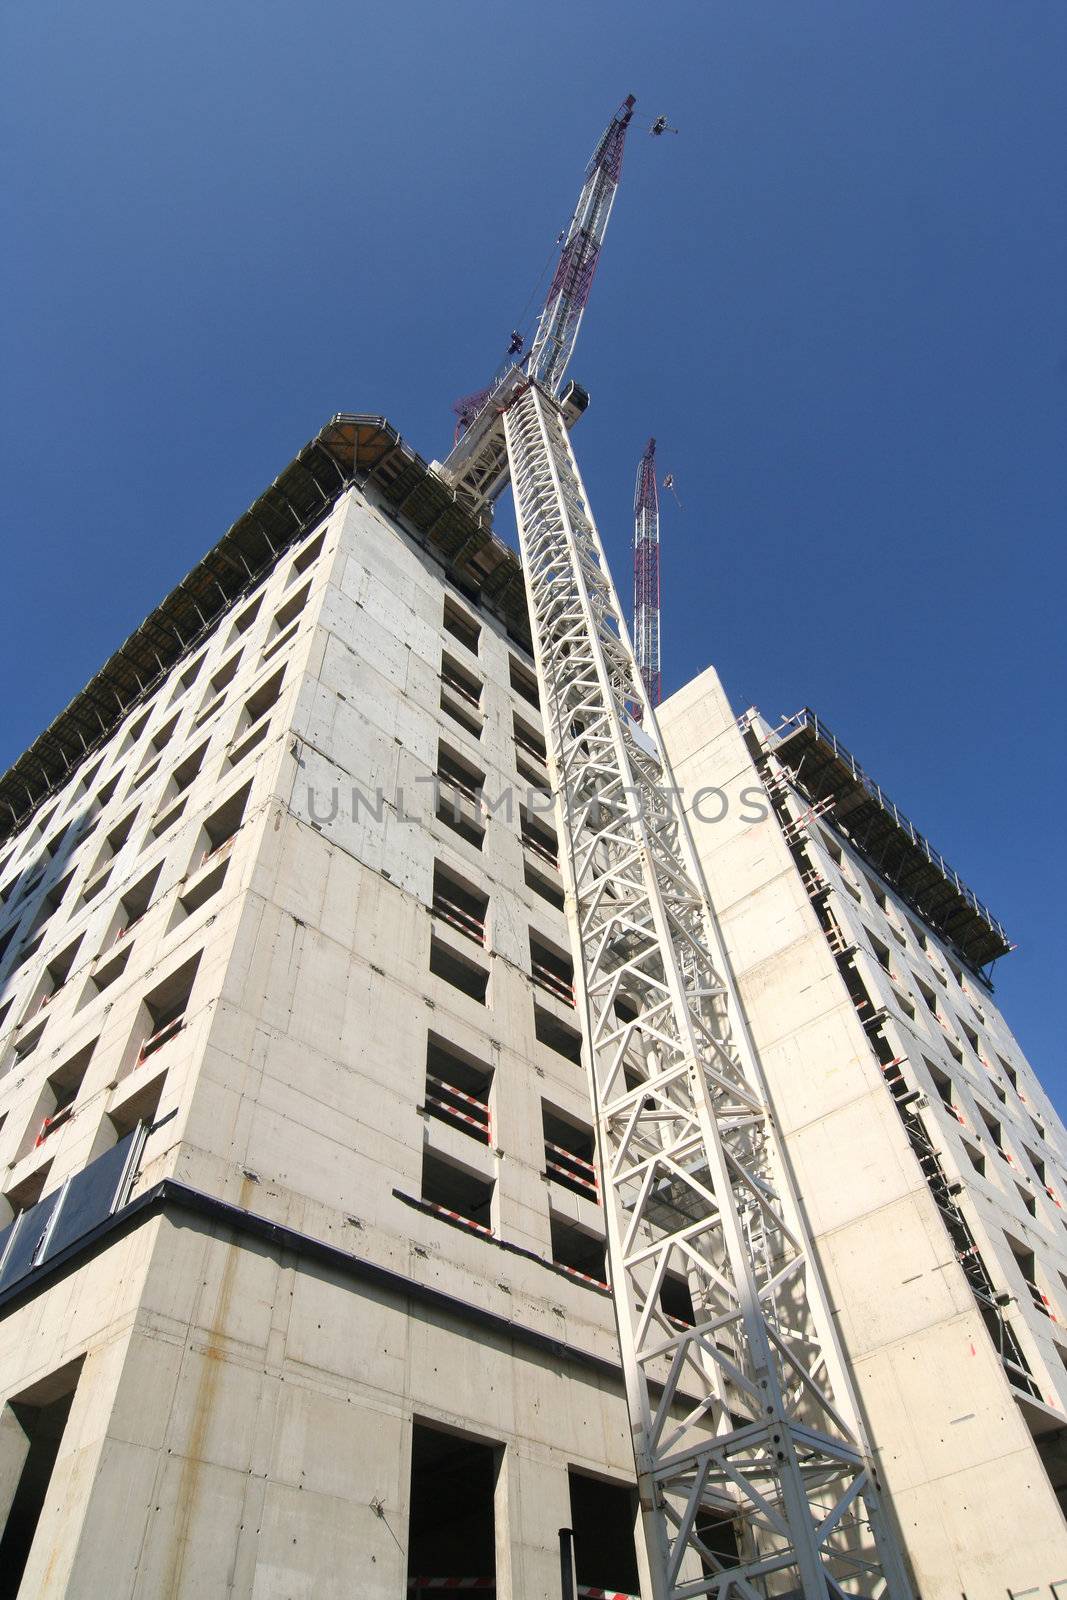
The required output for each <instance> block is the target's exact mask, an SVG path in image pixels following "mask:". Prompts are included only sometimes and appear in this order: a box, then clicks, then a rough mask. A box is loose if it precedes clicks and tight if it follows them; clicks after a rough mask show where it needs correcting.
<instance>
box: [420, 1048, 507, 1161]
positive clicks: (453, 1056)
mask: <svg viewBox="0 0 1067 1600" xmlns="http://www.w3.org/2000/svg"><path fill="white" fill-rule="evenodd" d="M492 1082H493V1073H492V1068H490V1067H487V1066H486V1065H485V1064H484V1063H483V1062H480V1061H476V1060H475V1058H474V1057H473V1056H468V1055H466V1054H465V1053H463V1052H461V1051H459V1050H457V1049H456V1047H455V1046H454V1045H451V1044H446V1043H445V1041H444V1040H443V1039H441V1038H439V1037H438V1036H437V1035H436V1034H433V1033H431V1034H430V1035H429V1037H428V1039H427V1041H426V1111H427V1113H428V1114H429V1115H430V1116H431V1117H436V1118H437V1119H438V1120H439V1121H440V1122H445V1123H447V1124H448V1125H449V1126H450V1127H453V1128H455V1129H457V1131H458V1132H460V1133H465V1134H467V1135H468V1136H469V1137H470V1138H472V1139H477V1140H478V1142H479V1144H486V1145H487V1144H491V1143H492V1138H493V1124H492V1118H491V1115H490V1111H489V1091H490V1089H491V1087H492Z"/></svg>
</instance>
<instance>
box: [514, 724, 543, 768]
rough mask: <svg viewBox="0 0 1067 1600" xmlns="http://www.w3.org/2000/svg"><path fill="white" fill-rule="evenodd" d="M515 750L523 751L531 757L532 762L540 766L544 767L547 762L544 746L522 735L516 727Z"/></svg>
mask: <svg viewBox="0 0 1067 1600" xmlns="http://www.w3.org/2000/svg"><path fill="white" fill-rule="evenodd" d="M515 748H516V749H517V750H522V751H524V752H525V754H526V755H528V756H533V758H534V760H535V761H538V762H540V764H541V766H544V765H545V764H546V763H547V761H548V752H547V750H546V749H545V747H544V745H543V744H538V743H536V742H535V741H534V740H533V739H532V738H531V737H530V735H529V734H527V733H524V732H523V730H522V729H521V728H518V727H517V728H516V729H515Z"/></svg>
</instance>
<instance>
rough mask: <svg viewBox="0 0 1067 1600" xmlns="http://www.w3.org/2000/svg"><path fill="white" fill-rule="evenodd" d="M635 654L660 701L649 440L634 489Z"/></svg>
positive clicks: (655, 515)
mask: <svg viewBox="0 0 1067 1600" xmlns="http://www.w3.org/2000/svg"><path fill="white" fill-rule="evenodd" d="M634 657H635V659H636V662H637V670H638V671H639V672H640V674H641V677H642V678H643V680H644V685H645V693H646V694H647V695H648V698H649V700H650V701H651V702H652V704H653V705H654V706H658V705H659V703H660V697H661V696H660V686H661V675H660V643H659V491H658V489H657V488H656V441H655V439H650V440H649V441H648V444H647V445H646V446H645V453H644V455H643V456H642V457H641V460H640V462H639V464H638V468H637V484H636V487H635V489H634Z"/></svg>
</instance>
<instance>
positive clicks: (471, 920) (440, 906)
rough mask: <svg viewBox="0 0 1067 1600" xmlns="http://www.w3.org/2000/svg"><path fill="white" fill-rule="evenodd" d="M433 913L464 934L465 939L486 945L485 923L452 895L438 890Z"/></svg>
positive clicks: (432, 908) (434, 899)
mask: <svg viewBox="0 0 1067 1600" xmlns="http://www.w3.org/2000/svg"><path fill="white" fill-rule="evenodd" d="M430 909H431V911H432V912H433V915H434V916H435V917H439V918H440V920H441V921H442V922H447V923H448V925H449V927H450V928H455V930H456V932H457V933H462V934H463V935H464V937H465V938H467V939H472V940H473V941H474V943H475V944H478V945H483V946H484V944H485V922H484V920H483V918H481V917H478V916H476V915H475V914H474V913H473V912H472V911H469V910H468V909H467V908H466V907H465V906H463V905H461V904H460V903H459V901H458V900H455V899H453V897H452V896H451V895H448V894H444V893H442V892H441V890H440V889H438V890H436V891H435V893H434V897H433V905H432V906H431V908H430Z"/></svg>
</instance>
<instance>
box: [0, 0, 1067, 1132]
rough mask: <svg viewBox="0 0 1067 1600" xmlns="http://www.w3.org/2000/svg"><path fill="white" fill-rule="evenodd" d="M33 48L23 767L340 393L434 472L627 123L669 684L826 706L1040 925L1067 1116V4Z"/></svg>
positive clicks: (18, 128) (612, 281)
mask: <svg viewBox="0 0 1067 1600" xmlns="http://www.w3.org/2000/svg"><path fill="white" fill-rule="evenodd" d="M0 45H2V52H0V53H2V55H3V57H4V61H5V65H4V67H3V68H2V69H0V72H2V75H3V82H2V89H3V93H2V98H0V119H2V125H3V126H2V137H3V144H4V146H5V148H6V151H7V161H6V163H5V166H6V185H5V186H6V189H7V192H8V207H7V210H8V213H9V218H10V223H11V226H10V229H9V232H10V233H11V234H12V235H13V243H9V245H8V248H7V251H6V260H5V263H4V266H3V268H2V269H0V270H2V273H3V278H4V280H5V283H4V289H5V292H4V303H5V305H6V308H7V312H8V316H7V330H6V338H5V355H4V368H5V376H4V380H3V426H2V428H0V439H2V449H3V452H4V456H5V458H6V459H5V461H4V485H5V491H6V493H5V513H6V522H7V540H6V562H5V576H6V586H5V587H6V602H7V603H6V605H5V607H4V613H5V615H4V623H5V625H4V628H3V630H2V632H0V657H2V666H0V670H2V673H3V681H4V682H5V684H7V685H8V692H7V694H6V695H5V697H4V708H5V715H4V718H3V725H2V733H0V765H6V764H7V763H8V762H9V761H10V760H12V759H14V757H15V756H16V755H17V754H18V753H19V752H20V751H21V749H22V748H23V747H24V746H25V745H26V744H27V743H29V742H30V741H31V740H32V738H33V737H34V736H35V735H36V734H37V733H38V732H39V731H40V729H41V728H42V727H43V726H44V725H45V724H46V723H47V722H48V721H49V720H50V719H51V717H52V716H53V715H54V714H55V713H56V711H58V710H59V708H60V707H61V706H62V705H64V704H65V703H66V701H67V700H68V699H69V698H70V697H71V695H72V694H73V693H74V692H75V691H76V690H77V689H78V688H80V687H81V685H82V684H83V683H84V682H85V681H86V679H87V678H88V677H89V676H90V674H91V673H92V672H93V671H94V670H95V669H96V667H97V666H98V665H99V664H100V662H101V661H102V660H103V659H104V658H105V657H106V656H107V655H108V654H109V653H110V651H111V650H112V649H113V648H114V646H115V645H116V644H117V643H118V642H119V641H120V640H121V639H122V638H123V637H124V636H125V635H126V634H127V633H129V632H130V631H131V630H132V629H133V628H134V627H135V626H136V624H137V623H138V622H139V621H140V619H141V618H142V616H143V615H144V614H145V612H146V611H147V610H148V609H149V608H150V607H151V606H152V605H153V604H155V602H156V601H157V600H158V599H159V598H160V596H161V595H162V594H163V593H164V592H165V591H166V590H167V589H168V588H170V587H171V585H172V584H173V583H174V582H175V581H176V580H177V579H178V578H179V577H180V576H181V575H182V574H183V573H184V572H185V571H186V570H187V569H188V568H189V566H190V565H191V564H192V563H193V562H194V561H195V560H196V559H197V557H198V556H199V555H200V554H201V553H202V552H203V551H204V550H205V549H206V548H207V547H208V546H209V545H211V544H212V543H213V542H214V541H215V539H216V538H217V537H218V536H219V534H220V533H221V532H222V531H223V530H224V529H225V528H226V527H227V526H228V525H229V523H230V522H231V521H232V520H233V519H234V518H235V517H236V516H237V515H239V513H240V512H241V511H242V510H243V509H244V508H245V507H246V506H247V504H248V503H249V502H250V501H251V500H252V499H253V498H254V497H255V495H256V494H257V493H258V492H259V491H260V490H261V489H262V488H263V487H264V486H265V485H266V484H267V483H268V482H269V481H270V479H271V478H273V477H274V476H275V474H276V473H277V472H278V471H279V470H280V469H281V467H282V466H284V464H285V463H286V462H287V461H288V460H289V459H290V458H291V457H292V456H293V455H294V454H295V452H296V450H297V449H298V448H299V447H300V446H301V445H302V444H303V443H304V442H305V440H306V439H308V438H309V437H310V436H311V435H312V434H313V433H315V432H316V431H317V429H318V428H319V427H320V426H321V425H322V423H323V422H324V421H325V420H326V419H327V418H328V417H329V416H330V415H331V414H332V413H333V412H334V411H338V410H361V411H371V412H375V413H380V414H384V415H386V416H388V417H389V418H390V420H391V421H393V422H394V423H395V424H396V425H397V426H398V427H399V428H400V430H401V431H402V432H403V433H404V434H405V436H406V437H407V438H408V439H409V440H410V441H411V442H412V444H414V445H415V447H416V448H417V449H419V450H420V451H421V452H422V453H423V454H424V455H425V456H427V457H430V456H433V455H436V454H440V453H443V452H444V450H445V449H446V448H447V444H448V440H449V435H450V429H451V421H452V419H451V416H450V411H449V407H450V403H451V401H452V399H453V398H454V397H455V396H456V395H459V394H462V393H464V392H466V391H468V390H470V389H474V388H476V387H478V386H479V384H480V383H481V382H483V381H484V379H485V376H486V375H487V374H488V373H489V372H490V371H491V370H492V369H493V367H494V366H495V364H496V362H497V360H498V359H499V357H500V355H501V354H502V352H503V346H504V343H505V341H506V338H507V334H508V332H509V331H510V329H511V327H512V326H513V325H514V323H515V320H516V319H517V318H518V317H519V315H520V313H521V310H522V307H523V305H524V304H525V303H526V301H527V299H528V297H529V295H530V293H531V291H532V290H533V288H534V286H535V283H536V281H537V278H538V274H539V273H540V271H541V269H542V266H543V265H544V263H545V261H546V258H547V256H548V254H549V251H550V248H551V244H552V241H553V239H554V237H555V235H556V233H557V232H558V231H559V229H560V228H561V227H562V226H563V224H564V223H565V221H566V219H567V216H568V213H569V210H570V208H571V205H572V204H573V200H574V197H575V194H576V189H577V185H578V182H579V180H580V177H581V172H582V168H583V166H584V163H585V160H586V158H587V156H588V153H589V150H590V149H591V147H592V145H593V143H594V142H595V139H596V137H597V135H598V134H599V132H600V130H601V128H602V127H603V125H604V123H605V122H606V121H607V119H608V117H609V115H610V114H611V112H612V110H613V109H614V107H615V105H616V104H617V103H618V101H619V100H620V99H621V98H622V97H623V96H624V95H625V94H627V93H633V94H635V95H636V96H637V99H638V112H637V120H636V125H635V130H634V132H633V134H632V135H631V139H630V146H629V150H628V153H627V158H626V165H625V169H624V174H623V185H622V189H621V191H620V195H619V200H618V203H617V206H616V210H615V215H614V217H613V220H612V225H611V231H610V234H609V238H608V244H607V248H606V251H605V254H604V257H603V259H602V262H601V266H600V271H599V274H598V278H597V282H596V284H595V286H594V290H593V297H592V302H591V307H590V312H589V315H588V317H587V319H586V323H585V326H584V328H583V331H582V337H581V340H580V343H579V347H578V352H577V355H576V358H575V361H574V363H573V365H572V373H573V375H574V376H576V377H578V378H579V379H580V380H581V381H582V382H583V383H584V384H585V385H586V386H587V387H588V388H589V389H590V391H591V393H592V396H593V404H592V407H591V409H590V412H589V414H588V416H587V417H586V418H585V419H584V421H583V422H582V425H581V436H580V446H579V450H580V457H581V462H582V469H583V473H584V475H585V478H586V482H587V485H588V487H589V491H590V494H591V497H592V500H593V505H594V508H595V510H596V512H597V516H598V520H599V522H600V525H601V530H602V533H603V534H604V538H605V542H606V544H607V547H608V550H609V555H610V556H611V558H612V560H613V564H614V568H615V573H616V578H617V580H618V582H619V585H620V588H623V589H628V587H629V573H630V551H629V536H630V529H629V519H630V501H631V496H632V492H633V477H634V472H635V469H636V464H637V460H638V457H639V455H640V453H641V449H642V447H643V445H644V442H645V440H646V438H647V437H648V435H649V434H650V433H654V434H655V435H656V436H657V438H658V439H659V441H660V460H661V463H662V467H663V470H671V471H673V472H674V474H675V476H676V479H677V483H678V489H679V494H680V496H681V499H682V501H683V504H684V510H682V511H679V510H678V509H677V507H675V506H674V504H673V502H671V501H670V500H668V501H667V503H666V505H665V510H664V519H663V539H664V549H663V581H664V606H665V611H664V678H665V685H666V688H667V690H668V692H669V691H670V690H671V689H673V688H676V687H677V686H678V685H679V684H681V683H682V682H684V681H685V679H687V678H688V677H690V676H691V675H692V674H694V673H695V672H697V671H699V670H700V669H701V668H702V667H704V666H705V665H706V664H707V663H708V662H709V661H710V662H714V664H715V665H716V666H717V667H718V669H719V671H720V672H721V674H722V676H723V677H724V679H725V682H726V685H727V688H728V690H729V692H730V694H731V696H732V698H733V699H734V701H735V703H736V704H737V706H738V708H739V709H740V708H743V707H744V706H746V705H748V704H751V703H756V704H758V705H759V706H760V707H761V708H762V709H763V710H764V711H765V712H766V713H767V714H768V715H770V716H771V717H775V716H776V715H777V714H779V713H782V714H785V713H788V712H791V711H793V710H795V709H797V708H798V707H799V706H800V705H802V704H804V703H808V704H811V705H813V706H814V707H815V708H816V709H817V710H818V711H819V713H820V715H821V716H823V717H825V719H826V720H827V722H828V723H829V724H830V726H831V727H833V728H834V729H835V731H837V732H838V734H839V736H840V737H841V738H842V739H843V740H844V741H845V742H846V744H848V745H849V746H850V747H851V748H852V749H853V751H854V752H855V754H856V755H857V756H858V758H859V759H860V760H861V761H862V762H863V764H864V765H865V766H866V767H867V768H868V770H869V771H870V772H871V773H873V775H874V776H875V777H877V778H878V780H879V781H880V782H881V783H882V785H883V787H884V788H885V789H886V790H887V791H888V792H889V793H890V794H891V795H892V796H893V797H894V799H895V800H896V801H897V803H898V805H899V806H900V807H901V808H902V809H903V810H904V811H906V812H907V813H908V814H909V815H910V816H911V817H912V818H913V820H914V821H915V823H916V824H917V826H919V827H920V828H921V829H923V830H924V831H925V832H926V833H927V835H928V836H929V837H930V838H931V839H932V840H933V842H934V843H935V844H936V845H938V847H939V848H940V849H941V850H942V851H943V852H944V854H945V855H946V856H947V857H948V859H949V860H950V861H952V862H953V863H954V865H955V866H956V869H957V871H958V872H959V873H960V874H961V876H963V877H964V878H965V879H967V880H968V882H970V883H971V885H972V887H974V888H975V890H976V891H977V892H978V894H979V895H980V896H981V897H982V898H984V899H985V900H986V901H987V902H988V903H989V904H990V905H991V906H992V907H993V909H994V911H995V912H996V913H997V914H998V915H999V916H1000V917H1001V919H1002V920H1003V921H1004V922H1005V924H1006V925H1007V927H1008V929H1009V932H1010V933H1011V934H1012V936H1013V937H1014V938H1016V939H1017V940H1018V941H1019V944H1020V949H1019V951H1018V952H1017V953H1015V954H1014V955H1012V956H1010V957H1009V958H1007V959H1006V960H1005V961H1004V962H1002V963H1001V966H1000V970H999V974H998V984H997V989H998V997H999V999H1000V1001H1001V1003H1002V1004H1003V1006H1004V1007H1005V1009H1006V1012H1007V1015H1008V1018H1009V1021H1011V1022H1012V1024H1013V1025H1014V1027H1015V1029H1016V1031H1017V1032H1018V1034H1019V1036H1020V1038H1021V1040H1022V1043H1023V1045H1024V1047H1025V1048H1026V1049H1027V1050H1028V1051H1029V1053H1030V1054H1031V1057H1032V1059H1033V1060H1034V1063H1035V1065H1036V1066H1037V1068H1038V1071H1039V1072H1040V1073H1041V1075H1042V1076H1043V1078H1044V1079H1045V1081H1046V1083H1047V1084H1048V1085H1049V1086H1050V1088H1052V1089H1053V1091H1054V1092H1055V1093H1057V1094H1058V1096H1059V1099H1060V1103H1061V1104H1063V1103H1064V1102H1065V1101H1067V1068H1065V1065H1064V1060H1063V1046H1062V1037H1061V1036H1062V1028H1061V1027H1060V1025H1059V1024H1058V1023H1057V1022H1056V1021H1055V1017H1056V1012H1055V1009H1054V1005H1053V999H1054V996H1055V994H1056V993H1057V992H1058V987H1059V983H1060V981H1062V980H1061V969H1062V962H1063V949H1062V933H1061V930H1062V922H1063V917H1062V912H1061V909H1060V907H1061V903H1062V902H1057V901H1056V900H1055V899H1054V892H1056V893H1058V894H1059V895H1060V896H1062V894H1063V892H1064V887H1065V886H1064V882H1063V873H1062V867H1061V861H1062V858H1063V848H1062V844H1061V839H1062V836H1063V818H1062V809H1063V806H1062V795H1063V780H1064V763H1063V733H1062V721H1063V716H1062V711H1063V675H1062V649H1061V637H1062V623H1061V613H1062V606H1063V600H1062V596H1063V579H1064V561H1063V555H1062V546H1063V536H1062V535H1063V522H1064V512H1063V507H1064V503H1065V499H1067V494H1065V490H1067V482H1065V478H1067V472H1065V466H1064V452H1063V440H1064V421H1065V411H1067V297H1065V289H1064V285H1065V283H1067V221H1065V214H1064V207H1063V188H1062V157H1063V150H1064V148H1065V144H1067V126H1065V123H1067V117H1065V113H1064V109H1063V107H1064V99H1063V92H1062V83H1063V76H1064V67H1065V60H1067V8H1065V7H1064V6H1063V4H1062V0H1048V3H1043V0H1027V3H1025V4H1021V5H1009V4H1007V3H1006V0H893V3H892V4H891V5H890V4H877V3H872V0H834V3H829V0H809V3H808V4H807V5H804V6H790V5H786V4H784V3H783V0H777V3H773V4H771V3H763V0H732V3H729V4H726V3H717V0H706V3H703V4H676V3H675V4H672V3H669V0H668V3H664V4H661V5H659V6H651V5H647V4H645V5H640V6H638V5H635V4H631V3H629V0H616V3H614V4H611V5H607V4H605V3H601V4H595V3H587V4H585V5H574V4H567V5H562V4H558V3H556V0H539V3H538V4H537V5H536V6H533V5H530V6H524V7H521V8H520V7H518V6H514V5H511V6H509V5H503V4H499V3H498V4H481V3H473V0H453V3H452V4H450V5H444V4H425V3H412V0H396V3H394V4H392V5H390V6H374V7H371V6H366V5H355V6H353V5H352V4H351V3H348V4H341V3H340V0H311V3H305V4H303V5H300V6H297V5H295V4H292V3H289V4H280V3H277V0H259V3H257V4H256V5H252V4H250V3H248V0H228V3H227V4H226V5H225V6H219V5H218V4H212V5H208V4H206V3H202V0H188V3H185V4H179V5H177V6H167V7H164V6H162V5H151V4H150V5H148V6H146V5H145V4H144V3H143V0H141V3H139V4H136V5H135V4H133V3H130V0H123V3H115V0H111V3H108V0H103V3H102V4H100V5H98V6H95V7H85V6H76V5H74V4H73V3H71V0H62V3H54V0H53V3H42V4H40V5H37V6H34V7H22V8H17V9H16V8H9V9H8V12H7V16H6V20H5V22H4V23H3V38H2V39H0ZM659 112H665V113H666V114H668V115H669V117H670V119H671V121H672V122H673V123H674V124H676V125H677V126H678V128H679V129H680V132H679V133H678V135H677V136H676V137H673V136H672V137H666V138H663V139H660V140H653V139H652V138H650V137H648V136H647V134H646V133H645V132H644V131H643V130H644V129H645V128H647V125H648V123H649V122H650V121H651V120H652V118H653V117H654V116H655V115H656V114H657V113H659Z"/></svg>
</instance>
